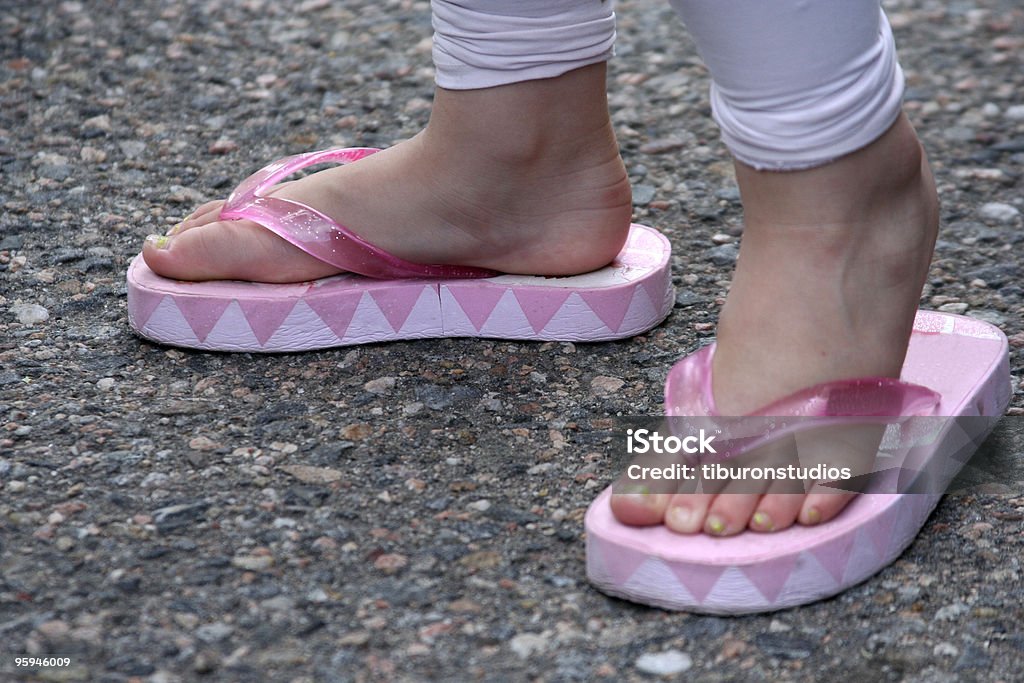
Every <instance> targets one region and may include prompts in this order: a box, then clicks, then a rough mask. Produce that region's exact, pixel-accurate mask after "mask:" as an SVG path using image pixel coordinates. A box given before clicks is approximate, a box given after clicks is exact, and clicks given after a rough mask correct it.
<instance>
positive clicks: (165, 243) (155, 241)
mask: <svg viewBox="0 0 1024 683" xmlns="http://www.w3.org/2000/svg"><path fill="white" fill-rule="evenodd" d="M146 241H147V242H149V243H150V244H152V245H153V246H154V247H156V248H157V249H166V248H167V247H169V246H170V242H171V238H170V237H168V236H167V235H147V236H146Z"/></svg>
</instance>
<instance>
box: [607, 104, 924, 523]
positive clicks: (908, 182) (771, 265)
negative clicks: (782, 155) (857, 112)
mask: <svg viewBox="0 0 1024 683" xmlns="http://www.w3.org/2000/svg"><path fill="white" fill-rule="evenodd" d="M737 179H738V181H739V185H740V190H741V193H742V196H743V203H744V209H745V214H746V229H745V230H744V233H743V244H742V248H741V252H740V259H739V261H738V263H737V268H736V273H735V275H734V277H733V281H732V287H731V289H730V292H729V296H728V298H727V300H726V304H725V306H724V307H723V309H722V313H721V316H720V318H719V326H718V344H717V348H716V353H715V358H714V363H713V370H714V381H713V383H714V386H713V390H714V394H715V399H716V402H717V404H718V407H719V410H720V412H721V413H722V414H723V415H744V414H749V413H751V412H753V411H755V410H757V409H758V408H761V407H763V406H766V405H768V404H769V403H770V402H772V401H774V400H776V399H779V398H781V397H783V396H786V395H788V394H790V393H793V392H794V391H797V390H799V389H802V388H804V387H808V386H811V385H814V384H818V383H820V382H826V381H831V380H839V379H848V378H854V377H864V376H887V377H899V374H900V369H901V368H902V365H903V358H904V356H905V354H906V350H907V343H908V340H909V338H910V332H911V329H912V327H913V320H914V314H915V311H916V309H917V305H918V301H919V299H920V295H921V288H922V287H923V285H924V281H925V278H926V276H927V272H928V264H929V262H930V260H931V254H932V249H933V248H934V243H935V237H936V233H937V230H938V200H937V196H936V192H935V185H934V181H933V179H932V175H931V172H930V170H929V168H928V164H927V160H926V159H925V158H924V154H923V151H922V149H921V147H920V144H919V143H918V140H917V136H916V135H915V133H914V131H913V128H912V127H911V125H910V123H909V121H907V119H906V118H905V117H901V118H900V119H899V120H898V121H897V122H896V124H894V125H893V127H892V128H890V129H889V131H888V132H887V133H886V134H885V135H883V136H882V137H881V138H880V139H878V140H877V141H875V142H874V143H873V144H871V145H869V146H868V147H866V148H864V149H862V150H860V151H858V152H855V153H853V154H850V155H848V156H846V157H843V158H842V159H840V160H838V161H836V162H834V163H832V164H829V165H827V166H822V167H820V168H815V169H811V170H808V171H798V172H788V173H769V172H759V171H755V170H754V169H752V168H749V167H746V166H744V165H742V164H737ZM851 436H852V437H853V441H857V442H863V441H865V440H864V438H863V436H864V435H863V434H851ZM867 441H870V439H867ZM876 443H877V441H876ZM865 457H867V458H869V459H873V457H874V450H873V448H872V449H869V450H868V452H867V453H866V455H865ZM868 466H870V464H868ZM747 486H749V484H747ZM734 488H735V487H734ZM748 491H749V488H748V489H745V490H744V492H743V493H730V492H729V486H728V485H726V488H725V489H724V491H723V492H722V493H719V494H718V495H706V494H705V495H692V494H676V495H668V494H655V495H637V494H634V495H617V496H613V501H612V507H613V510H614V511H615V514H616V516H617V517H618V518H619V519H620V520H622V521H623V522H624V523H629V524H634V525H642V524H659V523H662V522H664V523H665V524H666V526H668V527H669V528H671V529H673V530H674V531H678V532H680V533H696V532H699V531H704V532H706V533H711V534H715V535H731V534H736V533H739V532H741V531H743V530H744V529H747V528H750V529H753V530H756V531H778V530H781V529H785V528H787V527H789V526H791V525H792V524H794V523H799V524H805V525H812V524H819V523H821V522H825V521H828V520H830V519H832V518H833V517H835V516H836V515H837V514H839V512H840V511H841V510H842V509H843V507H845V506H846V505H847V504H848V503H849V501H850V500H851V499H852V497H853V495H854V494H837V493H834V492H826V491H825V490H823V489H821V488H812V489H811V491H810V493H808V494H806V495H805V494H803V493H799V494H796V493H775V492H772V491H764V492H763V494H758V493H749V492H748Z"/></svg>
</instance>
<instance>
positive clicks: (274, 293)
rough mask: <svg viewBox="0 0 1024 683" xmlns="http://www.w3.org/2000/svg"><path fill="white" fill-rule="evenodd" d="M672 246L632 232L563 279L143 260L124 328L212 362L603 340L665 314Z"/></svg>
mask: <svg viewBox="0 0 1024 683" xmlns="http://www.w3.org/2000/svg"><path fill="white" fill-rule="evenodd" d="M670 253H671V247H670V245H669V243H668V240H666V239H665V237H664V236H663V235H661V234H660V233H659V232H657V231H656V230H654V229H652V228H649V227H646V226H642V225H633V226H632V227H631V229H630V233H629V237H628V239H627V242H626V245H625V246H624V247H623V249H622V252H621V253H620V254H619V256H618V257H617V258H616V259H615V261H614V262H612V263H611V264H610V265H609V266H607V267H605V268H603V269H601V270H597V271H594V272H591V273H585V274H582V275H575V276H571V277H558V278H554V277H551V278H547V277H532V276H522V275H500V276H497V277H492V278H485V279H457V280H445V279H410V280H375V279H371V278H366V277H362V276H358V275H338V276H335V277H331V278H325V279H323V280H318V281H315V282H305V283H298V284H285V285H275V284H263V283H254V282H236V281H212V282H182V281H177V280H169V279H167V278H163V277H160V276H159V275H157V274H155V273H154V272H153V271H152V270H150V269H149V268H148V267H147V266H146V263H145V262H144V261H143V259H142V257H141V255H140V256H137V257H136V258H135V259H134V260H133V261H132V263H131V266H130V267H129V269H128V319H129V323H130V324H131V327H132V329H134V330H135V331H136V332H137V333H138V334H140V335H141V336H143V337H145V338H147V339H151V340H153V341H156V342H159V343H161V344H170V345H172V346H182V347H187V348H195V349H207V350H215V351H255V352H275V351H277V352H281V351H307V350H311V349H324V348H330V347H334V346H347V345H351V344H367V343H370V342H382V341H394V340H402V339H425V338H432V337H489V338H497V339H523V340H540V341H574V342H576V341H584V342H586V341H603V340H610V339H622V338H625V337H631V336H634V335H637V334H640V333H641V332H645V331H646V330H649V329H651V328H652V327H654V326H655V325H657V324H658V323H660V322H661V321H662V320H663V319H664V318H665V317H666V316H667V315H668V314H669V312H670V311H671V310H672V306H673V303H674V291H673V287H672V280H671V274H670V260H669V256H670Z"/></svg>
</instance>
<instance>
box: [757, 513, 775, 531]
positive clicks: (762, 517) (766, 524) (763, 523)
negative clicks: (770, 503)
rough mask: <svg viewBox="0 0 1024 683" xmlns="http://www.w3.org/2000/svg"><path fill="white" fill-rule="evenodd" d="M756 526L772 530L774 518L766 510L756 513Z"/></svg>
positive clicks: (763, 529)
mask: <svg viewBox="0 0 1024 683" xmlns="http://www.w3.org/2000/svg"><path fill="white" fill-rule="evenodd" d="M754 526H756V527H757V528H758V529H761V530H762V531H771V530H772V529H773V528H774V527H775V524H773V523H772V518H771V517H769V516H768V515H767V514H766V513H764V512H755V513H754Z"/></svg>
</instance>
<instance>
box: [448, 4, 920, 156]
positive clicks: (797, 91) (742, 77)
mask: <svg viewBox="0 0 1024 683" xmlns="http://www.w3.org/2000/svg"><path fill="white" fill-rule="evenodd" d="M670 3H671V5H672V7H673V8H674V9H675V10H676V13H677V14H678V15H679V16H680V17H681V18H682V20H683V22H684V23H685V24H686V26H687V28H688V29H689V30H690V33H691V34H692V35H693V38H694V40H695V41H696V43H697V49H698V51H699V52H700V55H701V57H702V58H703V59H704V62H705V64H707V67H708V70H709V71H710V73H711V79H712V85H711V104H712V111H713V113H714V117H715V121H716V122H717V123H718V125H719V127H720V128H721V131H722V139H723V140H724V142H725V144H726V145H727V146H728V147H729V150H730V151H731V152H732V153H733V155H734V156H735V157H736V158H738V159H739V160H741V161H743V162H744V163H747V164H749V165H751V166H753V167H755V168H759V169H771V170H793V169H800V168H810V167H813V166H819V165H822V164H825V163H828V162H829V161H831V160H833V159H836V158H838V157H840V156H843V155H844V154H848V153H850V152H853V151H855V150H857V149H860V148H861V147H864V146H865V145H868V144H869V143H871V142H872V141H874V140H875V139H877V138H878V137H879V136H881V135H882V133H884V132H885V131H886V130H888V128H889V127H890V126H891V125H892V124H893V122H894V121H895V120H896V118H897V116H899V113H900V107H901V103H902V98H903V72H902V71H901V70H900V67H899V64H898V63H897V61H896V47H895V43H894V42H893V37H892V31H891V30H890V28H889V23H888V21H887V20H886V18H885V14H884V13H883V12H882V10H881V8H880V6H879V0H670ZM612 5H613V3H612V0H518V1H515V2H502V1H500V0H432V2H431V6H432V9H433V19H434V52H433V56H434V66H435V69H436V74H437V76H436V78H437V84H438V85H439V86H440V87H442V88H448V89H453V90H466V89H474V88H487V87H493V86H497V85H505V84H508V83H516V82H520V81H525V80H532V79H537V78H552V77H555V76H560V75H561V74H564V73H566V72H567V71H570V70H572V69H577V68H579V67H582V66H587V65H589V64H594V63H597V62H601V61H605V60H607V59H608V58H609V57H610V56H611V54H612V50H613V45H614V42H615V13H614V10H613V7H612Z"/></svg>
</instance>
